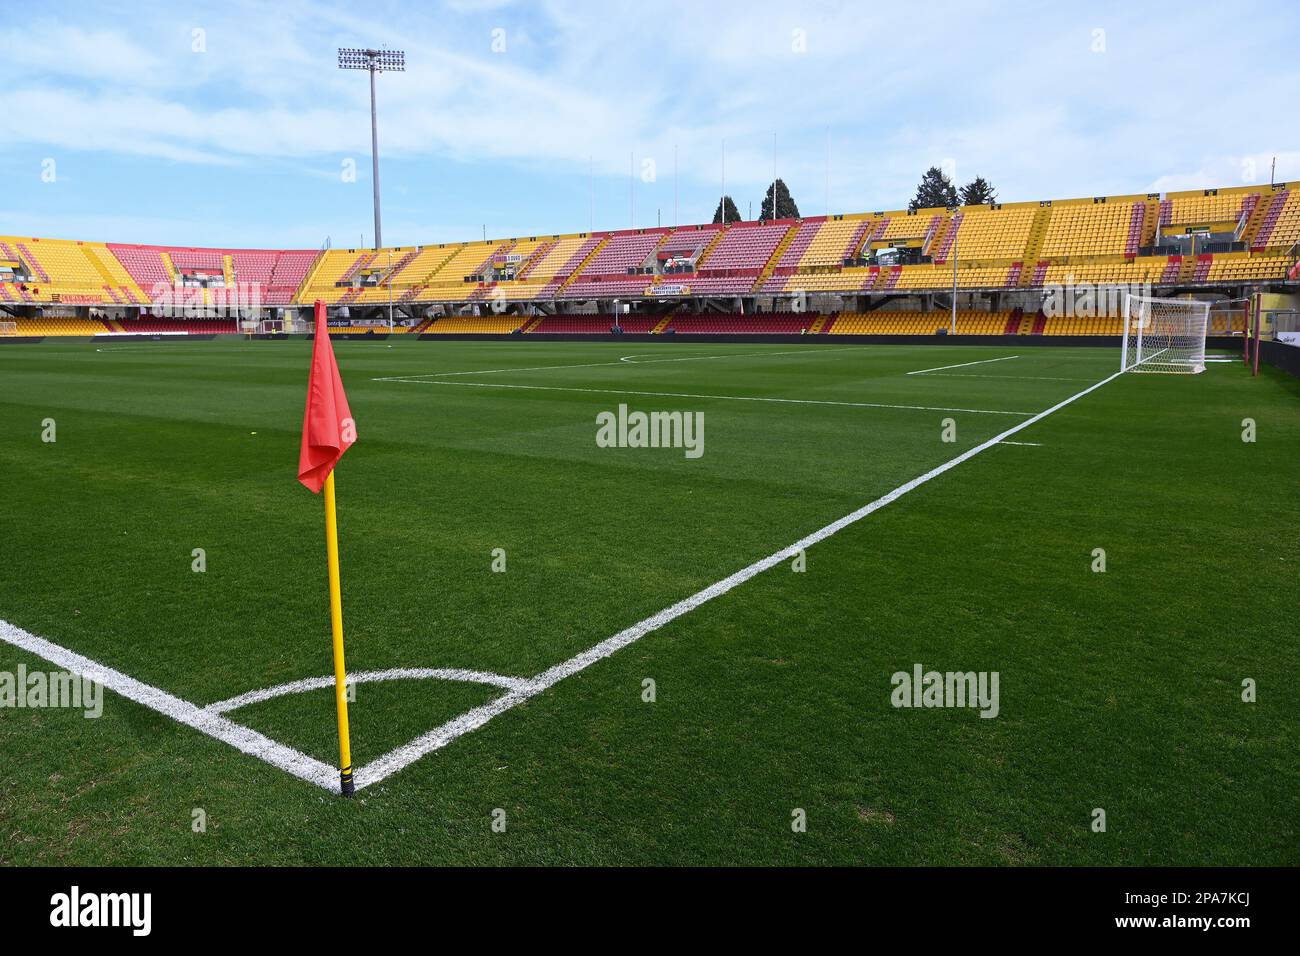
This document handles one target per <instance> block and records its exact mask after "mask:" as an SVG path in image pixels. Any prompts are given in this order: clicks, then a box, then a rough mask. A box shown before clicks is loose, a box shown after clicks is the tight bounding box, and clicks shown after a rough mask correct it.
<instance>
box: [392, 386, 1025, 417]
mask: <svg viewBox="0 0 1300 956" xmlns="http://www.w3.org/2000/svg"><path fill="white" fill-rule="evenodd" d="M376 381H378V380H376ZM383 381H385V382H403V383H405V384H407V385H455V386H458V387H460V388H517V389H524V390H525V391H531V392H586V393H590V394H593V395H649V396H652V397H655V398H700V399H707V400H712V401H719V402H777V403H780V404H784V405H837V406H840V407H843V408H897V409H905V410H908V411H916V412H966V413H967V414H970V415H1022V416H1024V417H1026V418H1028V417H1029V416H1030V415H1032V414H1034V413H1033V412H1009V411H1006V410H1004V409H998V408H945V407H944V406H942V405H886V404H884V403H881V402H833V401H831V400H829V399H822V398H766V397H763V396H758V395H696V394H693V393H691V392H643V391H637V390H633V389H627V388H578V387H577V386H569V385H507V384H505V383H502V382H442V381H437V380H431V379H424V378H386V379H383Z"/></svg>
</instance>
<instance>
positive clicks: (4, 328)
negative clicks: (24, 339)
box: [0, 321, 18, 335]
mask: <svg viewBox="0 0 1300 956" xmlns="http://www.w3.org/2000/svg"><path fill="white" fill-rule="evenodd" d="M17 334H18V323H17V322H9V321H5V322H0V335H17Z"/></svg>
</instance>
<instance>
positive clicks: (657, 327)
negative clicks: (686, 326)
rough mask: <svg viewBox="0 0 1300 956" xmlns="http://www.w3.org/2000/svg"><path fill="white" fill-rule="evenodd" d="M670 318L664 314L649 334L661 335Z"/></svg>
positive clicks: (671, 318)
mask: <svg viewBox="0 0 1300 956" xmlns="http://www.w3.org/2000/svg"><path fill="white" fill-rule="evenodd" d="M718 232H722V230H721V229H719V230H718ZM672 320H673V317H672V316H671V315H666V316H664V317H663V318H662V319H660V320H659V322H658V323H657V324H656V325H655V327H654V328H653V329H651V330H650V334H651V335H662V334H663V331H664V329H666V328H668V323H669V322H671V321H672Z"/></svg>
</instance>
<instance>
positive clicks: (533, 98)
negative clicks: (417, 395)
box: [0, 0, 1300, 248]
mask: <svg viewBox="0 0 1300 956" xmlns="http://www.w3.org/2000/svg"><path fill="white" fill-rule="evenodd" d="M18 19H19V18H10V21H9V22H8V23H7V24H6V26H5V30H4V33H3V35H2V36H0V56H2V57H3V60H4V62H5V63H6V66H7V69H6V76H7V78H8V83H7V89H6V98H5V107H4V109H3V111H0V144H2V145H0V172H2V173H3V175H4V177H5V180H6V183H7V185H8V187H9V188H8V189H7V190H6V191H5V196H4V198H3V199H2V200H0V233H11V234H21V235H35V236H57V237H67V238H78V239H96V240H110V241H122V242H160V243H174V244H193V245H230V246H263V245H264V246H273V247H286V246H292V247H302V248H317V247H319V246H320V245H321V244H322V243H323V242H324V241H325V239H326V237H327V236H328V237H329V238H330V240H331V241H332V242H333V244H334V245H335V246H353V245H358V244H360V243H361V241H362V237H363V236H364V237H365V241H366V242H367V243H369V242H371V241H373V240H372V235H371V233H372V229H373V225H372V215H371V190H370V186H371V182H370V129H369V92H368V86H367V83H366V77H365V74H364V73H359V72H344V71H340V70H338V69H337V68H336V65H335V62H336V52H335V51H336V48H337V47H339V46H380V45H387V46H390V47H395V48H402V49H405V50H406V53H407V64H408V70H407V72H406V73H404V74H391V75H385V76H381V77H380V78H379V106H380V131H379V135H380V153H381V157H382V168H381V182H382V186H383V198H384V239H385V242H386V244H388V245H397V244H403V245H412V244H416V243H428V242H444V241H454V240H464V239H475V238H480V237H481V236H482V235H483V231H484V229H485V228H486V232H487V235H488V236H489V237H493V236H497V237H500V236H517V235H534V234H540V233H551V232H576V231H582V230H585V229H587V228H588V226H589V224H590V223H591V222H592V221H593V219H594V225H595V228H596V229H614V228H626V227H627V226H629V225H631V224H633V223H634V222H635V224H636V225H637V226H653V225H655V224H656V223H657V222H662V223H663V224H665V225H671V224H672V223H673V222H674V182H676V186H677V189H676V192H677V197H678V198H677V208H678V212H677V218H678V219H679V220H680V221H681V222H684V223H685V222H698V221H706V220H707V219H709V218H710V217H711V216H712V214H713V210H714V207H715V206H716V204H717V197H718V195H719V193H720V190H721V177H722V152H723V144H724V142H725V144H726V145H725V149H726V186H727V191H728V192H729V193H730V194H731V195H733V196H734V197H735V199H736V201H737V205H738V206H739V208H740V211H741V214H742V215H743V216H747V214H748V212H749V206H750V203H752V204H753V210H754V214H755V215H756V214H757V210H758V206H759V203H760V201H761V199H762V195H763V192H764V189H765V188H766V184H767V183H768V182H770V179H771V175H772V161H773V134H774V133H775V135H776V163H777V172H778V174H779V175H780V176H781V177H782V178H783V179H785V180H786V182H787V183H788V184H789V186H790V189H791V191H792V193H793V195H794V198H795V200H796V201H797V202H798V203H799V206H800V208H801V210H802V211H803V212H804V214H806V215H817V214H822V213H824V212H826V210H827V203H828V193H829V205H830V208H831V210H832V211H834V212H860V211H870V210H876V209H892V208H900V207H902V206H904V205H906V203H907V201H908V200H909V199H910V198H911V196H912V193H913V192H914V189H915V184H916V181H917V179H918V178H919V176H920V174H921V172H922V171H923V170H924V169H925V168H926V167H927V166H930V165H945V166H946V167H947V168H949V169H951V170H953V171H954V173H955V178H956V180H957V181H958V184H961V183H964V182H966V181H968V180H969V179H971V178H973V177H974V176H976V175H982V176H984V177H985V178H987V179H989V180H990V181H992V182H993V183H994V185H995V186H996V187H997V189H998V191H999V198H1001V199H1002V200H1003V201H1007V202H1011V201H1019V200H1035V199H1043V198H1060V197H1070V196H1088V195H1100V194H1103V193H1129V192H1147V191H1155V190H1170V189H1189V188H1197V187H1202V186H1230V185H1239V184H1244V183H1251V182H1254V183H1257V182H1267V181H1268V178H1269V163H1270V161H1271V159H1272V157H1274V156H1276V157H1277V162H1278V167H1277V178H1278V179H1279V180H1284V179H1300V124H1297V123H1296V122H1295V117H1296V115H1297V111H1298V110H1300V60H1298V59H1297V57H1296V56H1295V51H1296V49H1298V48H1300V17H1295V16H1292V15H1290V14H1289V13H1288V12H1286V7H1285V5H1283V6H1281V7H1279V6H1278V5H1276V4H1252V3H1249V2H1245V3H1243V2H1238V3H1234V4H1232V5H1231V6H1224V5H1223V4H1217V3H1215V4H1211V3H1197V2H1189V3H1184V4H1182V5H1180V6H1179V7H1178V9H1177V10H1176V11H1171V10H1169V9H1168V8H1165V9H1161V8H1157V7H1156V6H1155V5H1153V4H1132V3H1113V4H1111V3H1101V4H1092V5H1083V4H1069V5H1067V4H1063V3H1059V2H1043V3H1020V4H992V3H990V4H974V3H954V4H952V5H945V4H943V3H931V4H926V5H924V7H923V8H922V7H921V6H919V5H916V4H878V5H871V4H867V3H863V2H845V3H838V2H823V3H799V2H791V0H783V2H768V0H744V2H736V3H732V2H722V0H710V2H707V3H700V2H695V3H690V2H685V3H677V2H673V0H665V2H659V3H655V4H646V3H619V2H617V0H615V2H603V3H598V2H580V0H575V2H570V3H560V2H548V0H521V2H518V3H515V2H510V0H447V2H443V3H432V2H428V3H424V2H420V3H416V2H412V3H405V4H402V3H390V2H384V0H369V2H366V3H355V2H353V3H346V4H335V3H316V2H306V0H300V2H294V0H285V2H279V3H265V4H257V3H245V2H239V0H225V2H220V3H205V2H195V3H176V2H169V3H158V4H153V3H149V2H144V0H141V2H123V3H114V2H111V0H109V2H88V3H73V2H59V0H52V2H49V3H44V4H40V5H35V6H31V7H28V8H25V11H24V18H23V19H22V22H16V21H17V20H18ZM918 31H924V33H925V37H926V38H925V39H921V38H920V37H918ZM674 153H675V154H676V166H677V175H676V176H674ZM828 155H829V164H828ZM349 162H350V163H353V164H355V168H356V176H355V181H351V182H349V181H347V178H346V177H345V176H344V175H343V173H344V171H345V169H346V168H347V164H348V163H349ZM629 168H631V169H632V170H633V171H634V173H635V175H634V176H629ZM51 172H52V174H53V175H52V176H51ZM589 172H590V173H591V175H590V176H589ZM828 172H829V176H828ZM630 179H631V180H633V181H634V183H635V193H634V201H635V210H634V211H633V208H632V202H631V201H630V196H629V194H630V189H629V180H630ZM51 180H52V181H51ZM828 187H829V189H828ZM593 206H594V215H593V209H592V207H593Z"/></svg>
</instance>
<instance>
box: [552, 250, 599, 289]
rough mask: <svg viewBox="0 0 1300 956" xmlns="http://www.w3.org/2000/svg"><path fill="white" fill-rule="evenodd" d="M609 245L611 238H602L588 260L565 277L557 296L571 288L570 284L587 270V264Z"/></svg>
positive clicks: (579, 264)
mask: <svg viewBox="0 0 1300 956" xmlns="http://www.w3.org/2000/svg"><path fill="white" fill-rule="evenodd" d="M608 244H609V236H602V237H601V240H600V242H598V243H596V244H595V245H594V246H592V247H591V251H590V252H589V253H587V258H585V259H583V260H582V261H581V262H579V263H578V265H577V267H575V268H574V270H573V271H572V272H570V273H569V274H568V275H567V276H565V277H564V280H563V281H562V282H561V283H560V284H559V285H558V286H557V287H556V289H555V294H556V295H559V293H561V292H563V291H564V290H565V289H567V288H568V287H569V284H570V283H571V282H573V280H574V279H576V278H578V276H579V274H581V272H582V270H583V269H585V268H587V264H588V263H589V262H591V260H592V259H594V258H596V256H598V255H600V250H601V249H604V248H605V246H606V245H608Z"/></svg>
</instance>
